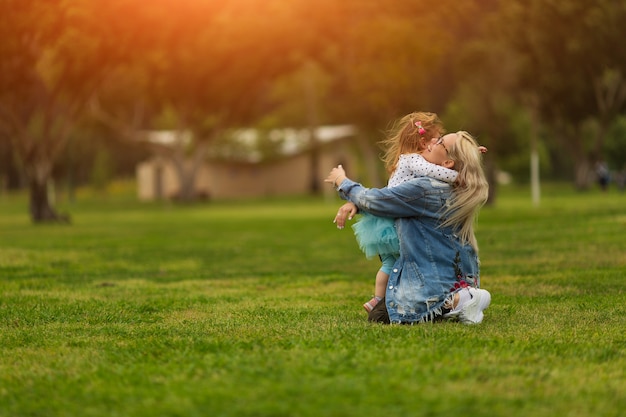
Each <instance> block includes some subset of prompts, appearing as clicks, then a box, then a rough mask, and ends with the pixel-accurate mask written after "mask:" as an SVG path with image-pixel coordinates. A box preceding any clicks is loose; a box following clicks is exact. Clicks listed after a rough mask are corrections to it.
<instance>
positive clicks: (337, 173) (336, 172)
mask: <svg viewBox="0 0 626 417" xmlns="http://www.w3.org/2000/svg"><path fill="white" fill-rule="evenodd" d="M345 179H346V171H345V170H344V169H343V167H342V166H341V165H337V167H335V168H333V169H331V170H330V174H328V176H327V177H326V179H325V180H324V182H328V183H330V184H332V185H333V187H338V186H339V184H341V183H342V182H343V180H345Z"/></svg>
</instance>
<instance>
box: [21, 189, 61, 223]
mask: <svg viewBox="0 0 626 417" xmlns="http://www.w3.org/2000/svg"><path fill="white" fill-rule="evenodd" d="M48 180H49V179H48V178H46V179H45V180H43V181H38V179H37V178H31V180H30V217H31V220H32V221H33V223H45V222H63V223H66V222H68V221H69V218H68V216H66V215H59V214H58V213H57V212H56V211H55V210H54V209H53V208H52V206H51V205H50V200H49V196H48Z"/></svg>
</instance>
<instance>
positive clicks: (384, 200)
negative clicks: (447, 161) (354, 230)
mask: <svg viewBox="0 0 626 417" xmlns="http://www.w3.org/2000/svg"><path fill="white" fill-rule="evenodd" d="M324 181H325V182H328V183H332V184H333V185H334V186H335V187H336V188H337V191H339V196H340V197H341V198H343V199H344V200H348V201H351V202H352V203H354V204H355V205H356V206H357V207H358V208H359V210H363V211H366V212H368V213H371V214H374V215H376V216H380V217H413V216H420V215H423V214H424V213H425V212H427V213H429V214H432V208H431V209H430V210H426V205H427V204H428V199H427V198H425V197H426V195H427V193H432V192H441V193H442V195H440V196H439V197H438V201H439V202H440V201H441V199H445V198H447V197H448V196H449V192H450V191H451V189H452V188H451V186H450V185H449V184H447V183H445V182H441V181H438V180H435V179H432V178H429V177H418V178H415V179H412V180H409V181H406V182H404V183H403V184H400V185H398V186H396V187H393V188H380V189H379V188H365V187H363V186H362V185H361V184H358V183H356V182H354V181H352V180H350V179H349V178H347V177H346V174H345V171H344V169H343V168H342V167H341V165H339V166H338V167H336V168H333V169H332V171H331V172H330V174H329V175H328V177H327V178H326V179H325V180H324ZM431 204H432V202H431ZM439 204H440V203H439ZM338 214H339V213H338Z"/></svg>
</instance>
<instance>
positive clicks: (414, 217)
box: [337, 177, 480, 323]
mask: <svg viewBox="0 0 626 417" xmlns="http://www.w3.org/2000/svg"><path fill="white" fill-rule="evenodd" d="M337 190H338V191H339V195H340V196H341V198H343V199H344V200H348V201H351V202H353V203H354V204H356V206H357V207H358V208H359V210H363V211H366V212H368V213H371V214H374V215H377V216H381V217H395V218H396V229H397V231H398V237H399V239H400V257H399V258H398V260H397V261H396V263H395V265H394V267H393V270H392V272H391V274H390V276H389V283H388V285H387V292H386V296H385V301H386V305H387V311H388V312H389V319H390V321H391V322H392V323H417V322H420V321H430V320H432V319H434V318H435V317H437V316H440V315H441V313H442V308H443V305H444V302H445V301H446V300H447V299H448V298H450V296H451V294H452V293H454V292H456V291H457V290H459V289H460V288H462V287H467V286H472V287H478V286H479V285H480V274H479V267H478V264H479V261H478V255H477V253H476V252H475V251H474V249H473V248H472V246H471V245H469V244H464V243H462V242H461V241H460V239H459V238H458V236H457V235H456V234H455V233H454V230H453V229H451V228H450V227H441V226H440V224H441V222H442V221H443V217H442V215H443V211H444V210H445V207H446V203H447V201H448V199H449V198H450V196H451V193H452V188H451V187H450V185H449V184H447V183H445V182H441V181H438V180H435V179H432V178H429V177H419V178H415V179H412V180H410V181H407V182H405V183H403V184H401V185H398V186H396V187H393V188H382V189H376V188H365V187H363V186H362V185H361V184H358V183H355V182H353V181H351V180H349V179H346V180H344V181H343V182H342V183H341V184H340V186H339V187H338V188H337Z"/></svg>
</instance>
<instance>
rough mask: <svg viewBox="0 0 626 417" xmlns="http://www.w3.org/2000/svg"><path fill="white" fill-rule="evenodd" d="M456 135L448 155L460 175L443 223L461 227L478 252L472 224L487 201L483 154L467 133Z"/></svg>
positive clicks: (462, 235)
mask: <svg viewBox="0 0 626 417" xmlns="http://www.w3.org/2000/svg"><path fill="white" fill-rule="evenodd" d="M456 134H457V136H458V138H457V140H456V141H455V142H454V144H453V145H452V146H450V149H449V152H448V155H449V157H450V159H452V160H453V161H454V169H455V170H457V171H458V173H459V176H458V177H457V181H456V183H455V190H454V193H453V197H452V200H451V202H450V205H449V206H448V207H447V209H446V210H445V212H444V214H445V215H449V217H448V218H447V219H446V220H445V221H444V222H443V224H442V226H452V227H455V228H458V229H460V238H461V240H462V241H463V242H465V243H469V244H471V245H472V247H473V248H474V250H475V251H476V252H477V253H478V242H477V241H476V236H474V223H475V221H476V217H477V216H478V212H479V211H480V208H481V207H482V206H483V205H484V204H485V202H486V201H487V196H488V194H489V183H488V182H487V178H486V176H485V172H484V169H483V164H482V154H481V152H480V150H479V149H478V142H476V139H474V138H473V137H472V136H471V135H470V134H469V133H467V132H464V131H459V132H456Z"/></svg>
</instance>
